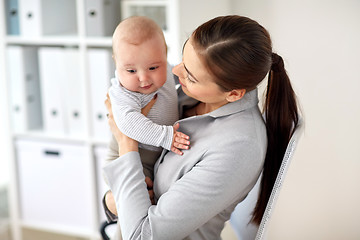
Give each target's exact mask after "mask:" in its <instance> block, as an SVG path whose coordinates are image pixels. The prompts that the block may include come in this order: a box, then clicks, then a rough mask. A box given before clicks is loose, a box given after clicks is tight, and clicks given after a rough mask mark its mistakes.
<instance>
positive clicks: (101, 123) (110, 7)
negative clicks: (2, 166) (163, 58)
mask: <svg viewBox="0 0 360 240" xmlns="http://www.w3.org/2000/svg"><path fill="white" fill-rule="evenodd" d="M229 1H230V0H226V1H222V2H221V3H219V1H215V0H198V1H189V0H146V1H139V0H123V1H120V0H63V1H59V0H3V1H0V18H1V19H0V63H1V64H0V81H1V86H2V87H1V88H0V95H2V96H6V99H7V107H6V112H5V113H2V116H6V117H7V119H6V123H9V125H10V128H9V129H8V131H7V132H6V134H7V138H8V139H9V144H8V145H9V146H8V147H9V149H10V150H7V151H5V158H6V159H9V163H10V165H11V176H12V177H11V179H12V181H11V186H10V189H11V192H10V196H11V198H10V201H9V202H10V215H11V226H12V235H13V238H14V239H15V240H20V239H22V229H23V228H30V229H35V230H39V231H48V232H54V233H60V234H65V235H71V236H75V237H82V238H85V239H100V235H99V233H98V229H99V226H100V222H101V221H103V220H104V219H105V217H104V215H103V212H102V209H101V197H102V195H103V193H104V191H106V185H104V182H103V181H102V176H101V166H102V164H103V159H104V158H105V155H106V146H107V143H108V140H109V139H110V131H109V129H108V126H107V120H106V109H105V106H104V100H105V96H106V92H107V89H108V87H109V84H110V78H111V77H112V76H113V75H114V70H115V68H114V64H113V61H112V58H111V55H112V50H111V35H112V32H113V30H114V28H115V27H116V25H117V24H118V22H119V21H120V20H121V19H122V18H125V17H128V16H131V15H146V16H149V17H151V18H153V19H154V20H155V21H156V22H157V23H158V24H159V25H160V26H161V27H162V29H163V30H164V34H165V37H166V40H167V44H168V59H169V62H170V63H172V64H176V63H178V62H180V61H181V49H182V45H183V43H184V41H185V40H186V38H187V37H188V36H189V34H191V32H192V31H193V30H194V29H195V27H196V26H198V25H199V24H201V23H202V22H204V21H206V20H208V19H210V18H212V17H214V16H217V15H224V14H228V13H229V12H230V6H229V5H230V3H229ZM205 6H206V10H204V7H205Z"/></svg>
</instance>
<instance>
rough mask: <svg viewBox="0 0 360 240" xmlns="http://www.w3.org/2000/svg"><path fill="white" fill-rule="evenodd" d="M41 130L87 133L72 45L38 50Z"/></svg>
mask: <svg viewBox="0 0 360 240" xmlns="http://www.w3.org/2000/svg"><path fill="white" fill-rule="evenodd" d="M39 62H40V80H41V92H42V99H43V101H42V106H43V119H44V129H45V131H46V132H48V133H53V134H57V135H72V136H81V135H84V134H85V133H86V122H85V116H84V108H85V106H84V105H85V104H84V90H85V89H84V86H83V84H82V81H81V76H80V69H79V66H80V56H79V52H78V50H77V49H75V48H69V49H67V48H60V47H43V48H40V49H39Z"/></svg>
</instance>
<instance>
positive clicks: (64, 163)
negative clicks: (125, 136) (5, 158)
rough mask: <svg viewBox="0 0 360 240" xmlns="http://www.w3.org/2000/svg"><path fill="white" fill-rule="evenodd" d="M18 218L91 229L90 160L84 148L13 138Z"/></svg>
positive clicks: (63, 226) (45, 223)
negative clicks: (14, 144)
mask: <svg viewBox="0 0 360 240" xmlns="http://www.w3.org/2000/svg"><path fill="white" fill-rule="evenodd" d="M16 152H17V156H18V157H17V161H18V173H19V175H18V177H19V191H20V196H21V200H20V209H21V220H22V221H23V223H25V224H31V225H32V226H39V227H42V228H44V227H45V228H54V229H55V228H57V229H68V230H70V231H71V230H73V231H79V230H80V231H83V232H91V231H93V229H92V228H93V224H92V223H93V219H94V217H95V216H94V212H95V211H93V206H92V197H93V196H92V194H93V192H94V191H93V188H94V186H93V185H91V184H90V183H91V182H92V181H91V177H92V176H91V175H92V174H91V166H90V165H91V161H89V160H90V159H91V156H90V154H89V153H90V152H89V151H88V149H87V147H85V146H82V145H80V144H74V143H67V144H65V143H62V144H59V143H54V142H49V141H46V142H45V141H34V140H33V139H32V140H24V139H20V140H17V141H16Z"/></svg>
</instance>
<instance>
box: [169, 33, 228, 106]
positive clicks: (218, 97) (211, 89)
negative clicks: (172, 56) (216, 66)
mask: <svg viewBox="0 0 360 240" xmlns="http://www.w3.org/2000/svg"><path fill="white" fill-rule="evenodd" d="M172 72H173V73H174V74H175V75H176V76H178V77H179V81H180V84H181V87H182V89H183V91H184V93H185V94H186V95H188V96H189V97H192V98H194V99H196V100H199V101H200V102H203V103H207V104H211V105H214V107H216V106H217V107H220V106H223V105H225V104H226V103H228V101H227V100H226V96H227V93H226V92H223V91H222V90H221V89H220V87H219V86H218V85H217V84H216V83H215V82H214V80H213V79H214V77H213V75H211V73H210V72H209V71H208V70H207V69H206V67H205V66H204V65H203V63H202V61H201V60H200V58H199V57H198V55H197V54H196V52H195V49H194V48H193V45H192V40H191V38H190V39H189V41H187V42H186V44H185V46H184V50H183V61H182V62H181V63H180V64H178V65H176V66H175V67H174V68H173V70H172Z"/></svg>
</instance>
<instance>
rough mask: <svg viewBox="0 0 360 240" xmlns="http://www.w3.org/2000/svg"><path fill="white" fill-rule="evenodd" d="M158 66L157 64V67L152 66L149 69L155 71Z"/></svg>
mask: <svg viewBox="0 0 360 240" xmlns="http://www.w3.org/2000/svg"><path fill="white" fill-rule="evenodd" d="M158 68H159V67H158V66H156V67H150V68H149V70H150V71H154V70H155V69H158Z"/></svg>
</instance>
